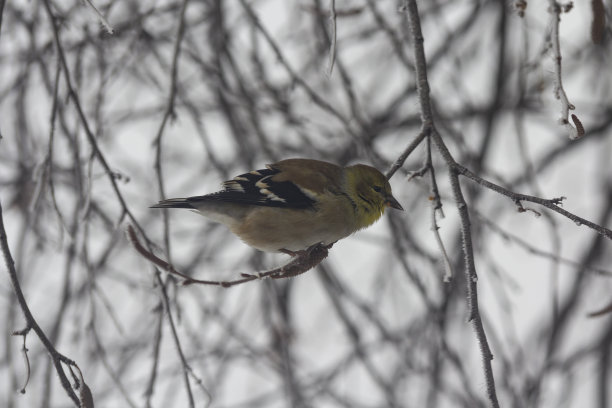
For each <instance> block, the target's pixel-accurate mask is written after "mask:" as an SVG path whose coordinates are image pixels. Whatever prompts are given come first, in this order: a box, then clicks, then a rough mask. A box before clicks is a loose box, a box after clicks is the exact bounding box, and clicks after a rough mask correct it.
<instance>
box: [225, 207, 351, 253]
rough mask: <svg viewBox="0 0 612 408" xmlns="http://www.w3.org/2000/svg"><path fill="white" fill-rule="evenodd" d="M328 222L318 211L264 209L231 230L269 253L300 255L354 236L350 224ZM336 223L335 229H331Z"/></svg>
mask: <svg viewBox="0 0 612 408" xmlns="http://www.w3.org/2000/svg"><path fill="white" fill-rule="evenodd" d="M343 217H344V216H342V217H341V219H333V220H332V219H327V218H326V217H325V214H321V212H316V211H304V210H294V209H278V208H269V207H261V208H258V209H256V210H253V212H252V213H250V214H248V215H247V216H246V217H245V219H244V220H243V222H241V223H240V224H235V225H234V226H230V229H231V230H232V232H233V233H234V234H236V235H237V236H238V237H240V239H242V240H243V241H244V242H245V243H247V244H248V245H250V246H252V247H254V248H257V249H259V250H261V251H266V252H278V251H279V250H280V249H287V250H289V251H294V252H295V251H300V250H303V249H306V248H308V247H310V246H312V245H315V244H318V243H322V244H324V245H329V244H331V243H334V242H336V241H338V240H339V239H342V238H344V237H347V236H348V235H350V234H351V233H353V232H354V229H353V228H351V226H350V225H349V224H350V223H349V222H348V220H346V219H344V218H343ZM330 223H333V226H332V225H330Z"/></svg>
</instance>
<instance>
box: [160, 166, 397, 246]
mask: <svg viewBox="0 0 612 408" xmlns="http://www.w3.org/2000/svg"><path fill="white" fill-rule="evenodd" d="M222 186H223V189H222V190H221V191H218V192H215V193H211V194H206V195H201V196H194V197H186V198H170V199H167V200H162V201H159V202H158V203H157V204H155V205H152V206H151V208H186V209H191V210H195V211H196V212H197V213H199V214H201V215H203V216H205V217H206V218H208V219H210V220H212V221H215V222H219V223H221V224H224V225H226V226H227V227H229V229H230V231H231V232H232V233H234V234H235V235H237V236H238V237H239V238H240V239H241V240H242V241H244V242H245V243H246V244H247V245H250V246H251V247H253V248H255V249H258V250H260V251H264V252H280V253H285V254H289V255H291V256H297V255H302V254H304V253H305V251H307V250H309V249H310V248H313V247H315V246H317V245H322V246H325V247H328V248H329V247H331V246H332V245H333V244H334V243H335V242H337V241H338V240H340V239H342V238H345V237H347V236H349V235H351V234H353V233H354V232H356V231H359V230H361V229H363V228H366V227H369V226H370V225H372V224H373V223H374V222H375V221H377V220H378V219H379V218H380V217H381V216H382V214H383V213H384V211H385V209H386V208H387V207H390V208H394V209H397V210H403V208H402V206H401V205H400V203H399V202H398V201H397V200H396V199H395V197H393V194H392V191H391V185H390V184H389V182H388V180H387V179H386V177H385V176H384V175H383V174H382V173H381V172H380V171H378V170H377V169H376V168H374V167H372V166H368V165H365V164H354V165H351V166H346V167H342V166H338V165H336V164H333V163H328V162H325V161H320V160H314V159H303V158H293V159H286V160H281V161H279V162H276V163H273V164H268V165H266V168H265V169H260V170H253V171H250V172H248V173H244V174H241V175H239V176H236V177H234V178H233V179H232V180H229V181H225V182H224V183H223V185H222Z"/></svg>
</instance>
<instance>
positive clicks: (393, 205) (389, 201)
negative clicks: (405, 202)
mask: <svg viewBox="0 0 612 408" xmlns="http://www.w3.org/2000/svg"><path fill="white" fill-rule="evenodd" d="M385 205H386V206H387V207H391V208H395V209H396V210H402V211H404V209H403V208H402V206H401V205H400V203H398V202H397V200H396V199H395V197H393V196H389V197H387V201H385Z"/></svg>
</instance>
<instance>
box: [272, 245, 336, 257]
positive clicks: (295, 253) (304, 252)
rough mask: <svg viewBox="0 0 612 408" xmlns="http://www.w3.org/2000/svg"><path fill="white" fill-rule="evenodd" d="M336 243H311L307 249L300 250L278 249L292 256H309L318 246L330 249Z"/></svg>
mask: <svg viewBox="0 0 612 408" xmlns="http://www.w3.org/2000/svg"><path fill="white" fill-rule="evenodd" d="M334 244H335V242H332V243H331V244H329V245H323V243H321V242H319V243H317V244H314V245H311V246H309V247H308V248H306V249H300V250H299V251H291V250H289V249H285V248H281V249H279V250H278V251H279V252H281V253H283V254H287V255H289V256H291V257H296V256H297V257H301V258H303V257H307V256H310V254H312V251H314V250H315V249H317V248H322V249H330V248H331V247H332V246H333V245H334Z"/></svg>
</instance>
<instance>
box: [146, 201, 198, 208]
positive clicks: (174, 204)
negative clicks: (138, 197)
mask: <svg viewBox="0 0 612 408" xmlns="http://www.w3.org/2000/svg"><path fill="white" fill-rule="evenodd" d="M149 208H190V209H192V210H193V209H195V207H194V206H193V205H192V204H191V203H190V202H189V199H188V198H171V199H169V200H162V201H160V202H159V203H157V204H155V205H152V206H151V207H149Z"/></svg>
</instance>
